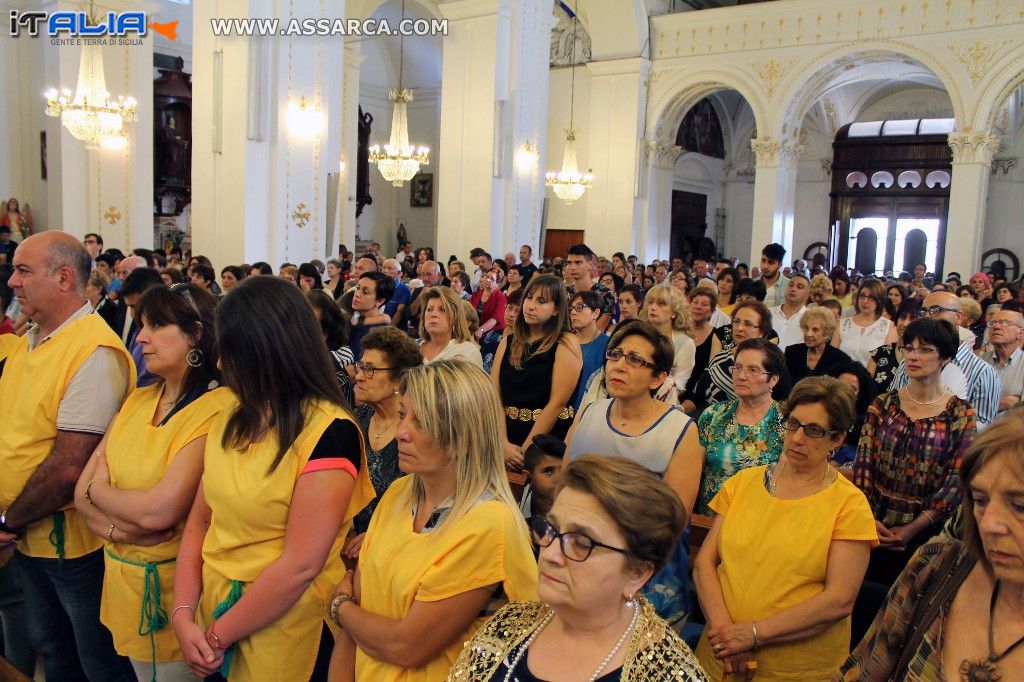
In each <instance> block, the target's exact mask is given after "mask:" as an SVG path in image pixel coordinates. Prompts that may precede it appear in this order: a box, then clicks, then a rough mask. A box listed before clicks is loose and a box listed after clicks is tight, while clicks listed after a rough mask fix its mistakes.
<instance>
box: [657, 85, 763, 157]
mask: <svg viewBox="0 0 1024 682" xmlns="http://www.w3.org/2000/svg"><path fill="white" fill-rule="evenodd" d="M661 73H663V74H665V75H669V74H672V75H675V72H674V70H666V71H664V72H661ZM663 77H664V76H663ZM721 90H735V91H736V92H738V93H739V94H740V96H741V97H743V99H745V100H746V102H747V104H748V105H749V106H750V108H751V110H752V111H753V113H754V122H755V125H756V126H757V129H758V130H759V131H760V130H763V129H764V128H763V126H764V125H765V124H766V122H767V116H766V106H765V98H764V96H763V93H762V92H761V90H760V88H759V87H758V85H757V84H756V83H755V82H754V81H753V80H751V79H750V78H748V77H747V76H745V75H743V74H741V73H738V72H735V73H734V72H729V71H724V70H723V71H699V72H696V71H695V72H692V73H689V74H683V75H680V76H678V77H676V78H666V79H665V81H664V82H661V78H656V81H655V87H654V88H652V93H651V99H650V102H649V107H648V119H647V120H648V131H649V132H648V135H647V136H648V138H651V139H654V140H656V141H657V142H659V143H661V144H667V145H672V144H675V138H676V131H678V130H679V126H680V124H681V123H682V122H683V117H684V116H685V115H686V112H687V111H689V110H690V109H691V108H692V107H693V105H694V104H696V103H697V102H699V101H700V100H702V99H703V98H705V97H707V96H709V95H712V94H714V93H716V92H719V91H721Z"/></svg>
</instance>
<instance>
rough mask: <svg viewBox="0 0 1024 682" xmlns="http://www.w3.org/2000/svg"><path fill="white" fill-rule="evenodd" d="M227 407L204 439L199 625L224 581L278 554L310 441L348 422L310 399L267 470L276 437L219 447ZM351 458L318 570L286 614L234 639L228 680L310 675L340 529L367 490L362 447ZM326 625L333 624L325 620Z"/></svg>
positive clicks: (248, 576)
mask: <svg viewBox="0 0 1024 682" xmlns="http://www.w3.org/2000/svg"><path fill="white" fill-rule="evenodd" d="M233 411H234V410H233V409H230V408H229V409H227V410H225V411H224V412H223V413H221V415H220V417H218V418H217V419H216V420H215V422H214V425H213V427H212V428H211V429H210V433H209V436H208V437H207V440H206V456H205V469H204V471H203V490H204V493H205V496H206V502H207V504H209V506H210V508H211V509H212V511H213V516H212V519H211V523H210V528H209V530H208V531H207V533H206V539H205V541H204V542H203V594H202V597H201V598H200V604H199V614H198V618H197V620H198V621H199V622H201V623H203V627H207V626H209V624H210V623H211V622H212V621H213V615H212V614H213V611H214V609H215V608H216V607H217V605H218V604H220V603H221V602H223V601H224V600H225V599H226V598H227V597H228V594H229V593H230V591H231V581H232V580H236V581H240V582H242V583H244V584H246V585H248V584H251V583H252V582H253V581H255V580H256V579H257V578H258V577H259V575H260V574H261V573H262V572H263V571H264V569H266V568H267V566H269V565H270V564H272V563H273V562H274V561H276V560H277V558H278V557H279V556H280V555H281V553H282V552H283V550H284V535H285V528H286V526H287V523H288V512H289V510H290V508H291V502H292V494H293V493H294V489H295V484H296V481H297V480H298V478H299V476H300V474H301V472H302V470H303V468H304V467H305V466H306V464H307V463H308V462H309V457H310V455H311V454H312V453H313V448H314V447H315V446H316V444H317V442H318V441H319V440H320V437H321V436H322V435H323V433H324V431H325V430H326V429H327V427H328V426H329V425H330V424H331V422H333V421H334V420H335V419H344V420H347V421H352V422H353V423H354V420H353V419H352V417H351V416H350V415H349V414H348V413H347V412H346V411H345V410H343V409H342V408H341V407H338V406H337V405H332V404H330V403H327V402H321V401H317V402H315V403H314V404H313V405H312V407H311V409H310V410H309V414H310V416H309V418H308V421H307V426H306V428H305V429H304V430H303V431H302V433H301V434H300V435H299V437H298V438H297V439H296V440H295V443H294V444H293V445H292V447H291V448H290V449H289V450H288V452H287V454H286V455H285V457H284V459H282V460H281V462H280V464H278V466H277V469H276V470H275V471H274V473H272V474H270V475H267V470H268V468H269V466H270V464H271V463H272V462H273V461H274V455H275V453H276V450H277V438H276V437H273V436H271V437H267V438H266V439H264V440H263V441H262V442H260V443H256V444H254V445H253V446H251V447H250V448H249V449H248V450H246V451H244V452H240V451H237V450H234V449H232V448H230V447H227V448H225V447H222V446H221V436H222V435H223V433H224V429H225V427H226V426H227V421H228V419H229V418H230V416H231V414H232V412H233ZM357 426H358V425H357ZM360 449H362V448H360ZM359 461H360V466H359V476H358V477H357V479H356V482H355V487H354V489H353V491H352V499H351V501H350V502H349V506H348V509H347V510H346V512H345V516H344V523H343V524H342V528H341V530H340V531H339V533H338V537H337V538H336V539H335V541H334V545H333V547H332V548H331V551H330V553H329V554H328V556H327V562H326V564H325V565H324V569H323V571H322V572H321V573H320V575H319V576H317V578H316V579H315V580H314V581H313V583H312V585H310V587H309V589H307V590H306V591H305V592H304V593H303V594H302V596H301V597H300V598H299V600H298V602H296V603H295V605H294V606H293V607H292V608H291V609H290V610H289V611H288V612H287V613H285V614H284V615H283V616H281V617H280V618H279V619H277V620H276V621H274V622H273V623H271V624H270V625H268V626H267V627H265V628H264V629H262V630H260V631H259V632H256V633H254V634H252V635H250V636H249V637H247V638H245V639H242V640H240V641H239V642H237V643H236V647H235V652H234V655H233V658H232V662H231V671H230V679H231V682H239V681H246V680H259V681H260V682H273V681H275V680H281V681H282V682H285V681H289V682H290V681H291V680H306V679H309V676H310V674H312V672H313V664H314V662H315V660H316V652H317V648H318V645H319V643H320V633H321V630H322V627H323V624H324V623H325V622H327V621H329V620H330V619H329V618H328V616H327V608H328V606H329V604H330V600H331V596H332V595H333V592H334V588H335V586H337V584H338V581H339V580H341V577H342V575H344V573H345V566H344V564H342V562H341V548H342V545H343V544H344V541H345V536H346V535H347V534H348V531H349V529H350V528H351V527H352V519H353V517H355V515H356V514H357V513H358V512H359V511H361V510H362V509H363V507H365V506H366V505H367V504H369V502H370V501H371V500H372V499H373V498H374V496H375V493H374V490H373V484H372V483H371V482H370V478H369V475H368V472H367V468H366V454H365V452H360V455H359ZM327 624H328V626H329V627H331V628H334V623H333V622H328V623H327Z"/></svg>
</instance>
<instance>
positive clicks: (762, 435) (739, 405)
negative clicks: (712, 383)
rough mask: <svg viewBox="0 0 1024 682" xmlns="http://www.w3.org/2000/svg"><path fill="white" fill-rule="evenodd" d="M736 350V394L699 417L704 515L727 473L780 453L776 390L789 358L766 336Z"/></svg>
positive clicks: (701, 509)
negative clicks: (773, 391)
mask: <svg viewBox="0 0 1024 682" xmlns="http://www.w3.org/2000/svg"><path fill="white" fill-rule="evenodd" d="M737 312H738V313H739V312H740V311H737ZM736 351H737V352H736V362H735V363H734V364H733V365H731V366H730V368H729V369H730V371H731V373H732V382H733V385H734V387H735V391H736V397H735V398H733V399H732V400H728V401H725V402H720V403H715V404H714V405H711V406H710V407H708V409H706V410H704V412H703V413H702V414H701V415H700V419H699V420H698V422H697V427H698V434H699V444H698V446H697V456H698V457H699V458H700V459H701V460H702V461H703V462H704V464H703V476H702V477H701V484H700V494H699V497H698V499H697V510H696V512H697V513H698V514H702V515H710V514H711V513H712V509H711V507H710V504H711V500H712V499H713V498H714V497H715V495H717V494H718V491H719V489H721V487H722V485H723V484H724V483H725V482H726V480H728V479H729V477H731V476H732V475H733V474H735V473H736V472H738V471H741V470H743V469H747V468H750V467H754V466H762V465H765V464H770V463H772V462H775V461H776V460H778V458H779V455H780V454H782V426H781V417H780V414H781V409H780V406H779V404H778V403H776V401H775V399H774V398H773V397H772V390H773V389H774V388H775V386H777V385H778V382H779V378H780V376H781V375H782V372H783V371H785V368H786V358H785V356H784V355H783V354H782V351H780V350H779V347H778V346H776V345H775V344H773V343H771V342H770V341H766V340H765V339H747V340H746V341H743V342H742V343H740V345H739V346H737V347H736Z"/></svg>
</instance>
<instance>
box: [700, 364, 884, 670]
mask: <svg viewBox="0 0 1024 682" xmlns="http://www.w3.org/2000/svg"><path fill="white" fill-rule="evenodd" d="M854 401H855V396H854V392H853V389H852V388H850V387H849V386H847V385H846V384H843V383H842V382H840V381H838V380H837V379H833V378H831V377H809V378H807V379H804V380H803V381H801V382H799V383H798V384H797V385H796V386H794V387H793V392H792V393H791V394H790V396H789V399H788V400H787V401H786V405H785V407H784V408H783V411H782V417H783V419H782V426H783V427H784V428H785V446H784V449H783V454H782V457H781V458H780V459H779V460H778V462H776V463H773V464H769V465H761V466H755V467H751V468H748V469H745V470H743V471H741V472H739V473H738V474H736V475H735V476H733V477H731V478H730V479H729V480H728V481H726V483H725V485H724V486H723V487H722V489H721V491H720V492H718V493H717V495H715V497H714V499H713V500H712V501H711V504H710V506H711V508H712V509H713V510H714V512H715V514H716V516H715V520H714V523H712V525H711V530H710V531H709V532H708V535H707V537H706V538H705V539H704V543H703V544H702V545H701V550H700V553H699V554H698V555H697V560H696V561H695V562H694V566H693V579H694V582H695V583H696V584H697V596H698V598H699V599H700V604H701V607H702V608H703V610H704V615H705V616H706V617H707V626H706V627H705V628H704V632H703V634H702V635H701V638H700V642H699V643H698V645H697V657H698V658H699V660H700V662H701V665H702V666H703V667H704V669H705V670H706V671H707V672H708V677H709V678H710V679H713V680H724V679H729V680H733V679H746V680H751V679H754V680H757V681H759V682H760V681H762V680H815V681H817V680H830V679H832V678H833V677H834V675H835V673H836V670H838V668H839V666H840V665H842V663H843V661H844V660H845V659H846V656H847V653H848V652H849V649H850V610H851V608H852V605H853V602H854V600H855V598H856V597H857V592H858V590H859V589H860V585H861V581H862V580H863V578H864V570H865V569H866V567H867V564H868V557H869V555H870V553H871V548H872V547H873V546H874V545H876V544H878V538H877V535H876V533H875V527H874V520H873V519H872V518H871V509H870V507H869V506H868V503H867V500H866V499H865V498H864V493H862V492H861V491H860V490H858V489H857V488H856V487H854V485H853V484H852V483H850V482H849V481H848V480H847V479H846V478H845V477H844V476H840V475H839V474H838V473H837V472H836V470H835V468H833V467H832V465H831V464H830V462H829V458H830V456H831V455H832V453H833V452H835V450H836V449H837V448H838V447H839V446H840V445H842V443H843V438H844V436H845V435H846V431H847V430H848V429H849V428H850V427H852V426H853V423H854V419H855V417H856V411H855V407H854Z"/></svg>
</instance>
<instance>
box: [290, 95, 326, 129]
mask: <svg viewBox="0 0 1024 682" xmlns="http://www.w3.org/2000/svg"><path fill="white" fill-rule="evenodd" d="M322 126H323V116H322V115H321V113H320V108H319V107H317V106H316V105H315V104H313V103H311V102H309V101H307V100H306V98H305V97H302V98H301V99H300V100H299V101H298V102H293V101H291V102H288V132H289V134H291V135H294V136H295V137H301V138H306V139H312V138H314V137H316V136H317V135H319V134H320V128H321V127H322Z"/></svg>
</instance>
